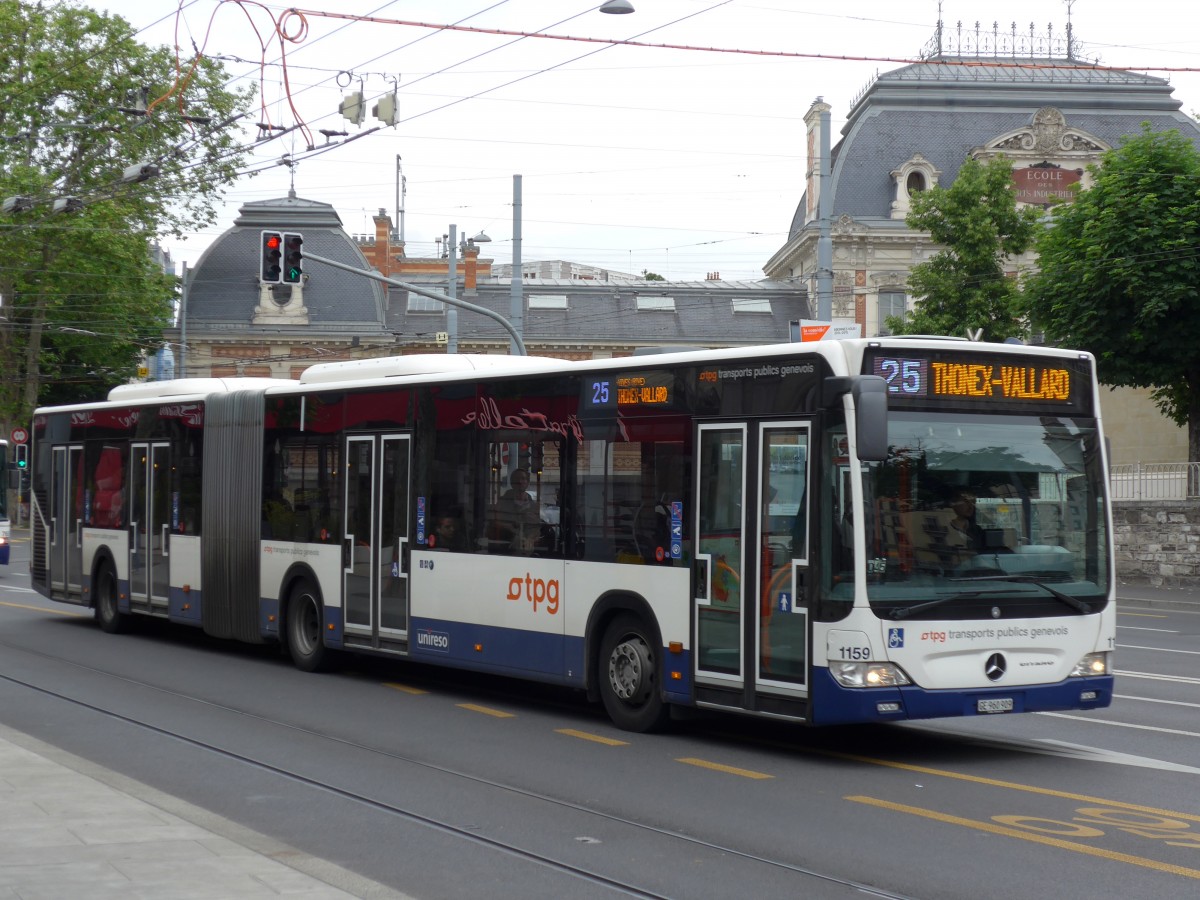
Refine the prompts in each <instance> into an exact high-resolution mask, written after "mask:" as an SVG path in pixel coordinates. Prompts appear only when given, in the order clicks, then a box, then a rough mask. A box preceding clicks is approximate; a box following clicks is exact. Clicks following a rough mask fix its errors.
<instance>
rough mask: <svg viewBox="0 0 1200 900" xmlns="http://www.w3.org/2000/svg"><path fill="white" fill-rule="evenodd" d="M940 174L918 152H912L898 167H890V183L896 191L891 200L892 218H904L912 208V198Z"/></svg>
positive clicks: (934, 182) (935, 180)
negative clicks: (894, 196) (894, 197)
mask: <svg viewBox="0 0 1200 900" xmlns="http://www.w3.org/2000/svg"><path fill="white" fill-rule="evenodd" d="M941 174H942V173H941V172H940V171H938V170H937V169H935V168H934V166H933V163H931V162H930V161H929V160H927V159H926V158H925V157H923V156H922V155H921V154H920V153H914V154H913V156H912V157H911V158H910V159H909V160H908V161H906V162H905V163H903V164H902V165H901V166H900V167H899V168H897V169H892V172H891V175H892V183H893V184H894V185H895V191H896V199H895V200H893V201H892V218H893V219H903V218H905V217H906V216H907V215H908V213H909V210H911V209H912V198H913V197H914V196H916V195H917V194H920V193H921V192H923V191H927V190H929V189H930V188H931V187H934V186H935V185H936V184H937V183H938V176H939V175H941Z"/></svg>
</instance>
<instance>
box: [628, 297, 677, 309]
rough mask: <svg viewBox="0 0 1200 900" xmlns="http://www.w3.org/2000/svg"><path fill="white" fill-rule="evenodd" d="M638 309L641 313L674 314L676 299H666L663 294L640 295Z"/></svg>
mask: <svg viewBox="0 0 1200 900" xmlns="http://www.w3.org/2000/svg"><path fill="white" fill-rule="evenodd" d="M637 308H638V311H639V312H642V311H650V310H657V311H660V312H674V311H675V298H674V297H664V296H663V295H661V294H649V295H647V294H638V295H637Z"/></svg>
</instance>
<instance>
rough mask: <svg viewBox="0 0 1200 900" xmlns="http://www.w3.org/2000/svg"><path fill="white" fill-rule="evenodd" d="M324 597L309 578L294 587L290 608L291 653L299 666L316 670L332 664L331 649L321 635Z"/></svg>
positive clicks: (289, 644) (288, 623)
mask: <svg viewBox="0 0 1200 900" xmlns="http://www.w3.org/2000/svg"><path fill="white" fill-rule="evenodd" d="M322 620H323V616H322V614H321V600H320V598H319V597H318V596H317V592H316V589H315V588H313V586H312V585H311V584H309V582H308V581H306V580H301V581H299V582H297V583H296V586H295V587H293V588H292V592H291V595H290V599H289V600H288V608H287V642H288V653H290V654H291V657H292V662H293V663H295V665H296V668H298V669H301V670H303V671H305V672H317V671H320V670H321V669H323V668H325V667H326V666H327V665H328V664H329V656H330V651H329V650H328V649H327V648H326V647H325V641H324V640H323V639H322V637H321V625H322Z"/></svg>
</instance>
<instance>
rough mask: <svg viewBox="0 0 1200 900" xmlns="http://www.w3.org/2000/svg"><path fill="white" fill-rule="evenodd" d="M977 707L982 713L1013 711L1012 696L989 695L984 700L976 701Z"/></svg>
mask: <svg viewBox="0 0 1200 900" xmlns="http://www.w3.org/2000/svg"><path fill="white" fill-rule="evenodd" d="M975 709H976V711H977V712H981V713H1006V712H1012V709H1013V702H1012V697H988V698H986V699H983V700H977V701H976V702H975Z"/></svg>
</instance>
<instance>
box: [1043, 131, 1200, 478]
mask: <svg viewBox="0 0 1200 900" xmlns="http://www.w3.org/2000/svg"><path fill="white" fill-rule="evenodd" d="M1090 172H1091V174H1092V177H1093V179H1094V181H1093V184H1092V186H1091V187H1089V188H1088V189H1087V190H1084V191H1080V192H1079V195H1078V197H1077V199H1076V200H1075V201H1074V202H1073V203H1070V204H1064V205H1062V206H1060V207H1057V208H1056V209H1055V211H1054V218H1053V227H1052V228H1050V229H1048V230H1047V231H1045V232H1044V233H1043V235H1042V236H1041V238H1040V239H1039V241H1038V245H1037V249H1038V253H1039V254H1040V269H1041V271H1040V273H1039V274H1038V275H1037V276H1036V277H1034V278H1033V279H1031V280H1030V283H1029V285H1028V288H1027V291H1026V299H1027V303H1028V312H1029V315H1030V317H1031V320H1032V321H1033V322H1034V324H1035V326H1036V327H1038V328H1040V329H1042V330H1043V331H1044V332H1045V334H1046V337H1047V339H1048V340H1049V341H1052V342H1054V343H1059V344H1063V345H1065V346H1069V347H1077V348H1079V349H1083V350H1089V351H1091V352H1092V353H1094V354H1095V355H1096V358H1097V364H1098V369H1099V374H1100V379H1101V381H1103V382H1104V383H1105V384H1108V385H1114V386H1129V387H1144V388H1150V389H1152V391H1153V396H1154V399H1155V402H1156V403H1157V404H1158V406H1159V408H1160V409H1161V410H1162V412H1163V413H1164V414H1165V415H1167V416H1168V417H1170V418H1171V419H1172V420H1173V421H1175V422H1176V423H1177V424H1179V425H1183V424H1185V423H1188V424H1189V444H1190V450H1191V458H1192V459H1200V351H1198V350H1197V347H1200V150H1197V148H1196V145H1195V144H1194V143H1193V142H1192V141H1191V140H1189V139H1188V138H1186V137H1183V136H1182V135H1180V134H1179V133H1178V132H1177V131H1168V132H1154V131H1151V129H1150V126H1149V125H1148V124H1143V126H1142V132H1141V134H1139V135H1136V136H1133V137H1129V138H1127V139H1126V140H1125V141H1124V142H1123V143H1122V145H1121V146H1120V147H1118V148H1116V149H1113V150H1110V151H1109V152H1107V153H1106V154H1104V157H1103V159H1102V160H1101V164H1100V165H1099V166H1093V167H1091V168H1090Z"/></svg>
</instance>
